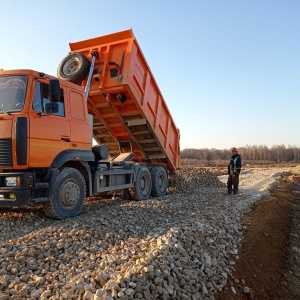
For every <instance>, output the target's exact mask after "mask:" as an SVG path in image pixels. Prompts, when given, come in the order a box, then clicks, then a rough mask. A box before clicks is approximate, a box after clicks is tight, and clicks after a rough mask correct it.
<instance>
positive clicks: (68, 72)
mask: <svg viewBox="0 0 300 300" xmlns="http://www.w3.org/2000/svg"><path fill="white" fill-rule="evenodd" d="M90 66H91V63H90V61H89V60H88V58H87V57H86V56H85V55H84V54H82V53H72V54H69V55H68V56H66V57H65V58H64V59H63V60H62V61H61V63H60V64H59V66H58V69H57V77H58V78H60V79H64V80H67V81H70V82H73V83H80V82H81V81H83V80H84V79H85V78H86V77H87V75H88V73H89V70H90Z"/></svg>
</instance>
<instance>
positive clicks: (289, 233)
mask: <svg viewBox="0 0 300 300" xmlns="http://www.w3.org/2000/svg"><path fill="white" fill-rule="evenodd" d="M242 224H243V226H244V228H245V230H244V240H243V241H242V243H241V246H240V249H239V254H238V255H239V259H238V260H237V262H236V265H235V268H236V271H235V272H234V273H233V274H232V275H233V276H232V278H229V280H228V285H227V287H225V288H224V289H223V290H222V292H220V293H218V294H217V295H216V300H224V299H225V300H227V299H228V300H236V299H255V300H261V299H280V300H290V299H294V300H296V299H300V175H299V174H292V173H285V174H283V177H282V179H281V181H280V182H279V185H278V186H276V187H274V188H273V189H272V190H271V193H270V195H268V196H263V198H262V199H261V201H259V202H258V203H256V204H255V205H254V207H253V209H252V211H251V212H250V213H248V214H246V215H245V216H244V217H243V219H242Z"/></svg>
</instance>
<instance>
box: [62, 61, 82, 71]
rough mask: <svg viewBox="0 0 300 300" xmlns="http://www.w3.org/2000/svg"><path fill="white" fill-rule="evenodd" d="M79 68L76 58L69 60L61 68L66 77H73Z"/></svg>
mask: <svg viewBox="0 0 300 300" xmlns="http://www.w3.org/2000/svg"><path fill="white" fill-rule="evenodd" d="M79 67H80V61H79V59H78V58H77V57H73V58H71V59H69V60H68V61H67V62H66V63H65V64H64V66H63V73H64V74H66V75H73V74H74V73H76V72H77V70H78V69H79Z"/></svg>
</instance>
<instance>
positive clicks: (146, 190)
mask: <svg viewBox="0 0 300 300" xmlns="http://www.w3.org/2000/svg"><path fill="white" fill-rule="evenodd" d="M150 193H151V175H150V171H149V170H148V168H145V167H140V168H139V170H138V172H137V175H136V180H135V182H134V187H133V188H130V194H131V198H132V199H133V200H136V201H140V200H147V199H149V197H150Z"/></svg>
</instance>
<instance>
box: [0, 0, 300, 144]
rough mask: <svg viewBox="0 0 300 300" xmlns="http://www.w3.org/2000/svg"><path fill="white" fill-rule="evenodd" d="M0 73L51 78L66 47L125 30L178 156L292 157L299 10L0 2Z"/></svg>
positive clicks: (131, 0) (249, 1) (242, 2)
mask: <svg viewBox="0 0 300 300" xmlns="http://www.w3.org/2000/svg"><path fill="white" fill-rule="evenodd" d="M0 6H1V10H0V24H1V27H2V29H1V34H0V68H3V69H34V70H37V71H41V72H44V73H47V74H50V75H54V76H56V72H57V67H58V65H59V63H60V62H61V60H62V59H63V58H64V57H65V56H67V54H68V52H69V50H70V49H69V43H70V42H76V41H80V40H85V39H89V38H93V37H98V36H101V35H106V34H110V33H114V32H117V31H123V30H126V29H130V28H131V29H132V30H133V32H134V35H135V37H136V39H137V41H138V43H139V45H140V47H141V49H142V51H143V53H144V56H145V58H146V60H147V62H148V64H149V66H150V68H151V71H152V73H153V75H154V77H155V79H156V82H157V84H158V86H159V88H160V90H161V92H162V95H163V97H164V99H165V102H166V103H167V106H168V108H169V111H170V112H171V114H172V117H173V119H174V122H175V124H176V126H177V127H178V128H179V130H180V148H181V150H184V149H186V148H194V149H202V148H208V149H212V148H215V149H229V148H231V147H232V146H235V147H244V146H251V145H264V146H267V147H272V146H276V145H285V146H287V147H288V146H289V145H290V146H296V147H300V134H299V132H300V117H299V114H300V101H299V98H300V84H299V79H300V38H299V37H300V17H299V15H300V1H299V0H184V1H179V0H172V1H171V0H170V1H169V0H152V1H144V0H114V1H107V0H106V1H102V0H98V1H79V0H72V1H67V0H52V1H39V0H28V1H23V0H14V1H6V0H0Z"/></svg>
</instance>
